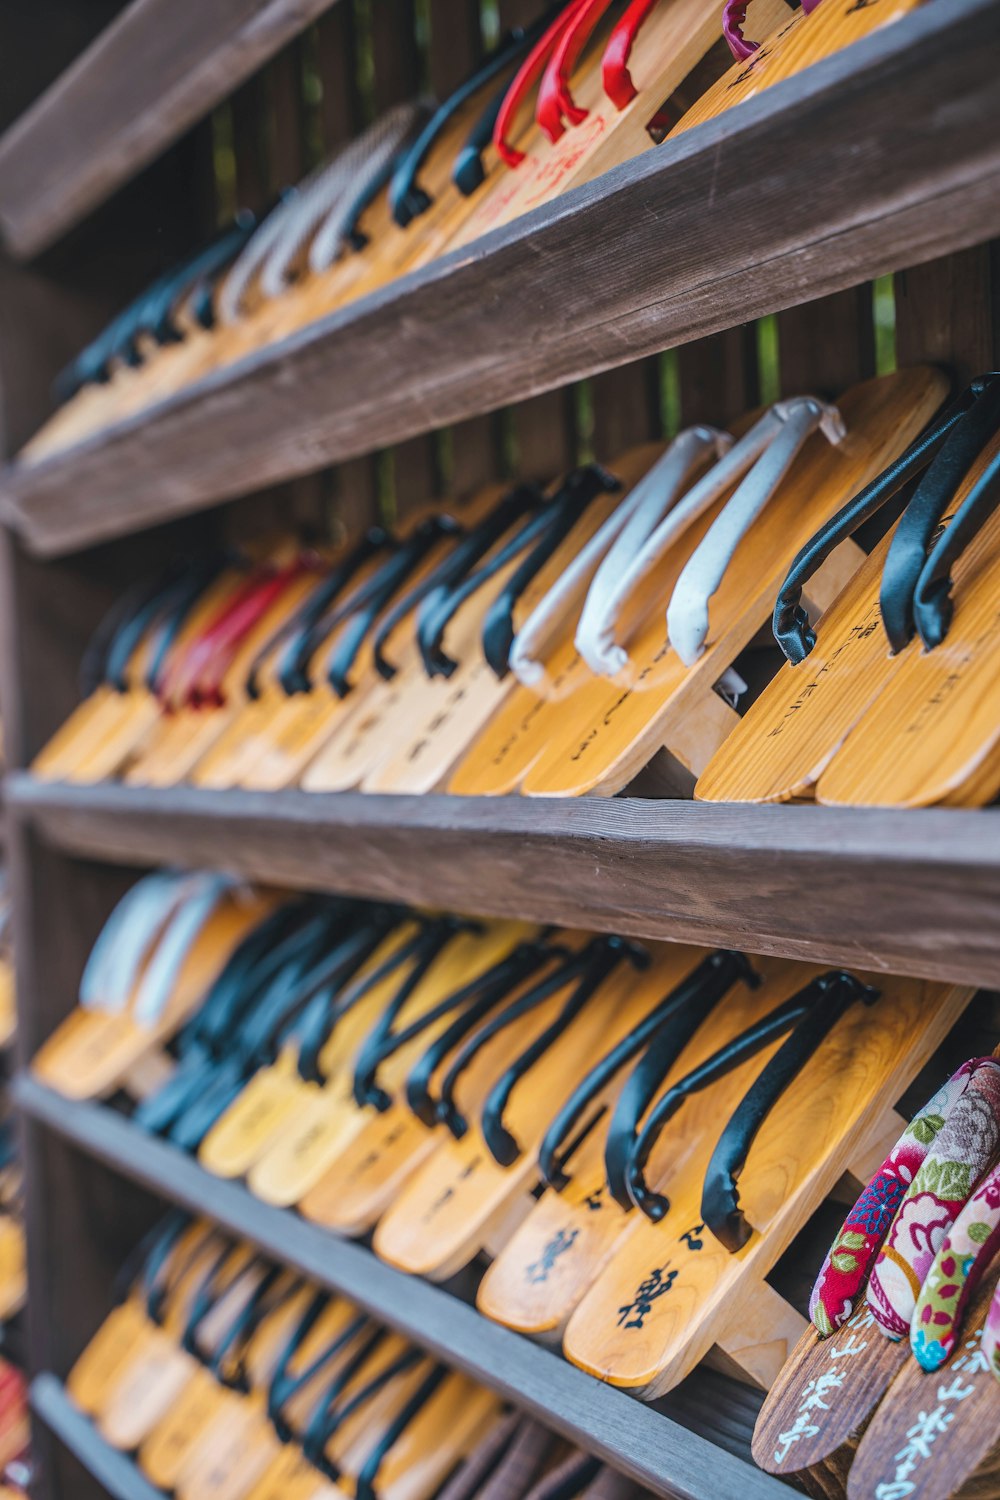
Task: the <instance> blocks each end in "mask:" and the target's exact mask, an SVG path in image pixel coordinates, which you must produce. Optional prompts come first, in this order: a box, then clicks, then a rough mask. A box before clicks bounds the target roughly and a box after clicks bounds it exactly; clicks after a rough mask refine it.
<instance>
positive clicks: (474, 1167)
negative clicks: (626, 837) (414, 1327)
mask: <svg viewBox="0 0 1000 1500" xmlns="http://www.w3.org/2000/svg"><path fill="white" fill-rule="evenodd" d="M648 978H649V976H648V974H647V973H641V974H636V972H635V971H634V970H633V969H632V967H631V965H630V964H628V965H626V966H621V967H619V968H618V969H617V970H616V971H615V972H613V973H612V974H611V975H610V976H609V977H608V978H607V979H605V980H604V982H603V984H601V985H600V987H599V989H598V991H597V993H596V994H595V995H594V996H593V997H592V999H591V1000H590V1002H589V1003H588V1004H586V1005H585V1006H584V1007H583V1009H582V1010H581V1011H579V1012H578V1013H577V1015H576V1017H575V1019H573V1020H572V1021H571V1022H570V1024H569V1025H568V1026H566V1028H565V1029H564V1030H563V1031H562V1032H561V1034H560V1035H559V1036H558V1037H557V1039H556V1040H555V1041H554V1042H553V1043H552V1044H551V1045H550V1046H549V1048H548V1049H547V1051H546V1052H545V1053H544V1054H543V1055H542V1056H541V1057H540V1058H538V1059H536V1060H535V1061H534V1062H533V1064H532V1066H531V1069H530V1072H529V1073H528V1074H527V1075H526V1077H524V1078H522V1079H520V1080H519V1082H518V1084H517V1085H516V1086H515V1087H514V1088H513V1090H512V1092H511V1094H510V1097H509V1099H508V1102H507V1105H506V1109H505V1116H504V1118H505V1126H506V1130H507V1131H508V1132H509V1133H510V1135H511V1137H512V1138H513V1140H514V1141H515V1142H516V1147H517V1150H516V1155H515V1156H514V1159H513V1160H512V1161H511V1162H509V1163H508V1164H507V1165H501V1164H500V1162H499V1161H498V1160H497V1159H496V1158H495V1157H494V1156H493V1155H492V1154H491V1152H490V1150H489V1148H488V1147H487V1144H486V1141H485V1139H484V1136H483V1129H482V1122H481V1121H477V1120H476V1119H475V1118H470V1119H468V1121H467V1128H466V1130H465V1133H464V1134H462V1136H461V1138H460V1139H457V1140H450V1141H446V1142H445V1143H444V1144H443V1145H442V1146H441V1147H440V1148H439V1149H438V1150H437V1151H436V1152H434V1154H433V1155H432V1156H430V1158H429V1160H428V1161H427V1162H426V1164H425V1165H424V1166H423V1167H421V1168H420V1169H419V1170H418V1171H417V1172H416V1173H415V1174H414V1175H413V1176H412V1177H411V1178H410V1179H409V1181H408V1183H407V1184H406V1185H405V1186H404V1188H403V1190H402V1192H401V1193H400V1195H399V1197H398V1198H397V1199H396V1200H395V1201H394V1203H393V1204H392V1206H391V1207H390V1208H389V1210H388V1212H387V1213H385V1214H384V1215H383V1217H382V1219H381V1220H380V1222H379V1224H378V1227H377V1228H376V1231H375V1237H374V1242H373V1243H374V1247H375V1250H376V1252H377V1254H379V1255H380V1256H381V1257H382V1258H383V1259H384V1260H387V1261H389V1262H390V1264H392V1265H395V1266H397V1267H398V1268H399V1269H401V1270H407V1271H410V1272H411V1273H414V1274H420V1275H425V1276H429V1277H431V1278H433V1279H435V1280H445V1279H447V1278H448V1277H449V1276H451V1275H453V1274H455V1272H456V1271H458V1270H460V1269H461V1268H462V1267H463V1266H464V1265H466V1264H467V1263H468V1261H469V1260H471V1259H472V1257H473V1256H474V1255H475V1254H476V1252H477V1251H478V1250H480V1249H482V1248H487V1249H489V1250H490V1251H491V1252H495V1250H496V1248H497V1247H498V1246H499V1245H500V1244H502V1243H504V1242H505V1241H506V1240H507V1239H508V1238H509V1236H510V1234H512V1233H513V1231H514V1229H515V1228H516V1226H517V1224H518V1223H519V1222H520V1220H521V1219H523V1217H524V1215H525V1213H526V1212H527V1211H528V1210H529V1209H530V1206H531V1202H532V1199H531V1196H530V1194H531V1191H532V1189H533V1188H534V1185H535V1182H536V1180H537V1175H538V1174H537V1153H538V1148H539V1145H540V1143H541V1138H542V1135H543V1134H544V1131H545V1128H546V1126H547V1124H548V1115H550V1114H551V1101H552V1099H553V1098H554V1097H555V1098H563V1097H565V1095H566V1094H567V1093H568V1092H570V1091H571V1090H572V1088H573V1087H575V1085H576V1083H577V1082H579V1080H580V1079H581V1078H582V1077H583V1076H584V1074H585V1073H586V1072H587V1071H588V1070H589V1068H590V1066H591V1065H592V1063H593V1061H594V1059H595V1056H599V1055H600V1054H601V1052H603V1051H604V1050H605V1049H606V1048H607V1047H608V1046H609V1045H613V1044H614V1043H615V1042H616V1041H617V1040H619V1039H620V1038H622V1037H623V1036H625V1035H627V1033H628V1032H629V1031H630V1030H631V1029H632V1027H633V1026H634V1025H635V1024H636V1023H637V1021H638V1020H639V1019H641V1018H642V1017H643V1016H644V1015H645V1014H646V1013H647V1012H648V1011H649V1010H650V1009H651V1008H652V1006H653V1005H655V1004H656V1003H657V1002H658V1001H659V999H660V998H661V997H662V986H659V985H656V986H654V987H652V988H650V986H649V984H648ZM565 998H566V991H560V992H557V994H556V996H555V998H554V999H553V1000H550V1001H547V1002H546V1004H545V1006H544V1007H543V1011H544V1020H545V1023H546V1025H548V1024H550V1023H551V1021H552V1019H553V1014H552V1009H553V1007H556V1006H561V1004H562V1003H564V1001H565ZM556 1013H558V1012H556ZM539 1019H541V1017H539ZM540 1101H544V1103H541V1107H540Z"/></svg>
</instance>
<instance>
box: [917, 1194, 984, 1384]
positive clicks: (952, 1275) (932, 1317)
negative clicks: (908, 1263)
mask: <svg viewBox="0 0 1000 1500" xmlns="http://www.w3.org/2000/svg"><path fill="white" fill-rule="evenodd" d="M998 1249H1000V1166H995V1167H994V1168H993V1169H992V1171H990V1172H989V1173H988V1174H987V1176H986V1177H985V1178H984V1179H983V1181H982V1182H981V1183H980V1185H979V1187H978V1188H977V1189H976V1191H975V1192H974V1193H973V1195H972V1197H971V1198H970V1199H969V1200H968V1202H967V1203H966V1205H965V1207H964V1208H963V1209H962V1212H961V1213H960V1214H959V1216H958V1218H957V1219H956V1220H955V1222H954V1224H953V1225H952V1226H951V1229H950V1230H949V1231H948V1233H947V1234H946V1235H945V1237H944V1240H943V1242H942V1244H941V1248H940V1250H939V1251H938V1253H937V1255H936V1256H935V1257H934V1264H933V1265H932V1266H931V1268H930V1270H929V1271H928V1273H927V1277H926V1279H925V1281H924V1284H923V1287H922V1288H921V1292H920V1296H919V1297H918V1298H917V1306H916V1309H915V1311H914V1314H913V1322H912V1323H911V1325H910V1343H911V1345H912V1347H913V1352H914V1354H915V1355H916V1356H917V1359H918V1361H919V1362H920V1364H921V1365H922V1366H923V1367H924V1369H925V1370H937V1369H939V1368H940V1366H941V1365H943V1364H944V1362H945V1360H947V1359H950V1358H951V1356H952V1354H953V1353H954V1351H955V1345H956V1344H957V1342H958V1336H959V1330H960V1328H961V1323H962V1318H963V1316H964V1314H965V1309H966V1306H967V1305H968V1301H969V1298H970V1297H971V1296H972V1294H973V1292H974V1291H975V1289H976V1287H977V1285H978V1283H979V1281H980V1279H981V1278H982V1276H983V1274H984V1272H985V1271H986V1270H987V1268H988V1267H989V1265H990V1263H991V1261H992V1260H993V1257H994V1255H995V1254H996V1252H997V1250H998Z"/></svg>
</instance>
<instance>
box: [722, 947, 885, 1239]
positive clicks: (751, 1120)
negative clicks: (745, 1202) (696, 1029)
mask: <svg viewBox="0 0 1000 1500" xmlns="http://www.w3.org/2000/svg"><path fill="white" fill-rule="evenodd" d="M813 988H814V989H815V992H816V993H815V997H814V1000H813V1003H812V1004H811V1005H810V1007H809V1009H808V1011H807V1012H806V1014H805V1015H804V1016H803V1017H802V1019H801V1020H800V1021H799V1022H798V1024H797V1025H796V1027H795V1029H794V1031H793V1032H792V1034H791V1036H790V1037H789V1038H788V1040H787V1041H785V1042H784V1043H783V1044H782V1045H781V1046H780V1047H779V1048H778V1050H777V1052H776V1053H775V1054H774V1056H773V1057H772V1058H771V1059H770V1061H769V1062H768V1063H767V1064H766V1065H765V1067H764V1068H763V1070H762V1072H761V1073H760V1075H759V1076H758V1077H757V1078H756V1079H755V1081H754V1082H753V1083H752V1084H751V1085H750V1088H749V1089H748V1090H747V1093H746V1094H745V1095H744V1097H743V1099H742V1101H741V1102H740V1104H739V1105H738V1106H737V1109H736V1111H735V1113H734V1114H733V1117H732V1119H731V1120H730V1121H729V1123H728V1125H727V1126H726V1128H725V1130H724V1131H723V1133H722V1136H721V1138H720V1140H719V1144H718V1145H717V1146H716V1148H715V1150H714V1151H713V1153H712V1158H711V1160H710V1162H709V1164H708V1169H707V1171H706V1173H705V1184H704V1188H703V1190H702V1199H701V1217H702V1220H703V1222H704V1224H705V1226H706V1228H707V1229H709V1230H711V1232H712V1234H714V1235H715V1238H716V1239H717V1240H719V1241H720V1242H721V1243H722V1244H723V1245H725V1247H726V1249H727V1250H729V1251H730V1252H731V1253H732V1254H734V1255H735V1254H736V1252H737V1251H738V1250H742V1248H743V1246H744V1245H745V1244H746V1243H747V1241H748V1240H749V1239H750V1236H751V1235H752V1233H753V1230H752V1229H751V1227H750V1225H749V1224H748V1223H747V1220H746V1217H745V1215H744V1213H743V1210H742V1209H741V1207H740V1199H739V1193H738V1192H737V1188H736V1182H737V1179H738V1177H739V1175H740V1173H741V1172H742V1170H743V1168H744V1166H745V1164H746V1159H747V1157H748V1155H749V1154H750V1148H751V1146H752V1145H753V1142H754V1138H755V1136H756V1135H757V1132H758V1131H759V1129H760V1127H761V1125H762V1124H763V1123H764V1121H765V1120H766V1118H767V1116H768V1115H769V1114H770V1112H771V1110H772V1109H773V1108H774V1106H775V1104H776V1103H777V1101H778V1100H779V1099H780V1097H781V1095H782V1094H783V1093H784V1091H785V1089H786V1088H787V1087H788V1085H789V1084H790V1083H791V1082H792V1080H793V1079H794V1078H797V1077H798V1075H799V1074H800V1073H801V1071H802V1069H803V1068H804V1067H805V1065H806V1063H807V1062H808V1061H809V1059H810V1058H811V1057H812V1055H813V1053H814V1052H815V1051H816V1049H817V1048H818V1047H819V1046H820V1045H821V1043H822V1042H823V1041H824V1040H825V1038H826V1037H827V1036H828V1035H829V1034H830V1032H831V1031H832V1030H833V1028H834V1026H836V1024H837V1022H838V1021H839V1020H840V1018H841V1016H842V1015H843V1014H844V1012H845V1011H846V1010H847V1009H848V1008H849V1007H850V1006H851V1005H853V1004H854V1002H855V1001H857V1000H862V1001H864V1003H865V1004H866V1005H871V1004H873V1002H874V1001H875V1000H876V999H877V998H878V990H874V989H871V988H870V987H869V986H868V985H864V984H861V982H860V981H859V980H857V979H855V977H854V975H853V974H847V973H843V972H831V973H829V974H824V975H823V977H822V978H821V979H818V980H817V981H816V984H815V986H814V987H813Z"/></svg>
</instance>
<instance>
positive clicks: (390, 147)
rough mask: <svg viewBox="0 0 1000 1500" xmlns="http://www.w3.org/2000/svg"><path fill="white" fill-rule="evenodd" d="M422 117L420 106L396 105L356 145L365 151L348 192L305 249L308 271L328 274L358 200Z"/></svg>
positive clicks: (386, 165)
mask: <svg viewBox="0 0 1000 1500" xmlns="http://www.w3.org/2000/svg"><path fill="white" fill-rule="evenodd" d="M425 115H426V109H425V107H424V106H422V105H420V104H397V105H396V107H395V108H394V109H390V110H389V111H388V112H387V113H386V114H384V115H383V116H382V118H381V119H380V120H376V121H375V124H374V125H373V126H372V127H371V129H370V130H368V131H366V132H365V134H364V135H363V136H362V137H361V141H359V142H358V143H357V144H358V145H360V144H361V143H362V142H364V146H365V149H364V152H363V153H362V154H361V155H360V156H359V159H358V161H357V163H356V167H355V170H354V171H353V174H352V177H351V181H350V183H349V184H348V191H347V192H345V193H344V194H342V196H341V197H340V199H339V200H338V202H336V203H335V204H333V205H332V206H331V207H330V208H329V209H328V211H327V214H326V218H325V219H324V220H323V222H322V223H321V224H320V226H319V228H318V229H317V230H316V233H315V235H314V236H313V241H312V244H311V245H310V247H309V269H310V271H313V272H315V273H318V272H321V271H328V270H329V269H330V267H331V266H332V265H333V263H334V261H335V260H336V259H337V257H338V256H339V254H340V252H341V250H342V249H343V247H344V242H345V240H346V237H347V235H348V233H349V231H350V229H351V227H352V222H351V221H352V219H353V217H354V211H355V206H356V204H357V203H358V201H359V199H362V198H363V197H364V196H365V195H366V194H367V193H368V192H369V191H370V190H371V188H372V186H373V185H374V184H375V183H377V182H378V180H379V178H380V177H383V176H385V174H386V173H387V172H388V169H389V167H390V166H391V165H392V162H393V160H394V159H395V157H396V154H397V152H398V151H399V149H400V147H401V146H402V145H403V143H404V142H405V141H406V140H407V138H408V137H409V136H410V135H411V134H412V133H413V131H414V129H415V128H416V126H417V125H418V124H419V122H420V121H421V120H422V119H423V118H424V117H425Z"/></svg>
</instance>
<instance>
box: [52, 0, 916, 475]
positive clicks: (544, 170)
mask: <svg viewBox="0 0 1000 1500" xmlns="http://www.w3.org/2000/svg"><path fill="white" fill-rule="evenodd" d="M915 3H918V0H896V3H895V4H894V5H893V6H891V7H889V8H886V7H885V6H884V5H866V6H857V5H854V4H850V3H848V0H824V4H823V5H821V6H817V5H815V4H810V5H807V6H803V7H802V10H801V11H794V12H793V11H791V10H790V9H789V7H788V6H787V5H786V4H785V3H784V0H752V4H751V6H750V19H749V22H747V23H746V25H748V26H749V27H751V28H752V29H754V30H755V32H756V33H757V35H759V36H760V37H762V39H763V40H762V41H761V42H760V43H757V42H756V41H752V40H748V39H747V36H746V34H745V32H746V26H745V25H744V22H746V12H747V5H746V3H739V0H729V3H728V4H727V5H726V7H725V12H724V15H723V17H722V25H721V26H720V22H719V16H718V13H714V14H713V12H712V11H711V9H708V10H706V8H705V7H704V6H703V5H701V4H699V3H698V0H660V3H659V4H657V3H656V0H632V3H631V4H630V5H628V6H627V7H626V8H625V10H624V11H623V12H622V13H621V14H620V15H619V16H618V17H617V18H614V17H612V15H611V7H610V5H609V0H569V3H568V4H566V5H563V6H561V7H560V6H556V7H554V8H550V9H549V10H548V11H547V12H546V13H545V14H543V16H542V17H541V18H540V19H539V20H538V21H537V22H536V23H535V24H534V25H533V26H530V27H527V28H523V29H518V30H515V31H514V32H511V33H510V34H509V35H507V36H505V37H504V38H503V39H502V40H501V42H500V43H499V44H498V46H497V48H496V49H495V51H494V52H493V53H492V54H491V55H490V56H489V57H488V58H487V59H486V60H485V62H484V63H483V64H481V65H480V66H479V67H478V68H477V69H476V71H475V72H474V73H473V75H472V76H471V77H470V78H469V79H467V80H466V81H465V82H464V83H463V84H462V85H461V86H460V88H459V89H458V90H456V92H455V93H454V94H453V95H452V96H451V97H450V98H449V99H447V100H446V101H444V102H443V103H442V104H440V105H438V106H437V107H430V106H428V105H426V104H425V103H423V102H422V101H418V102H417V103H414V104H403V105H399V106H396V107H395V108H394V109H392V110H390V111H389V112H388V113H387V114H386V115H385V116H383V117H382V118H381V119H379V120H378V121H376V122H375V124H374V125H373V126H372V127H371V128H370V129H369V130H368V131H367V132H365V134H364V135H362V136H361V137H360V138H359V139H357V140H356V141H354V142H352V143H351V144H350V145H348V146H347V147H345V148H344V149H343V150H342V151H341V152H340V153H339V154H338V155H337V156H336V157H334V158H333V159H332V160H331V161H330V162H329V163H327V164H325V165H324V166H322V167H321V168H319V169H317V171H316V172H314V173H313V174H312V175H311V176H310V177H309V178H307V179H306V181H305V182H303V183H302V184H301V185H300V186H299V187H298V188H295V189H292V190H290V191H289V192H287V193H286V194H285V195H284V196H283V197H282V199H281V201H280V202H279V203H278V204H277V205H276V206H275V207H274V208H273V209H272V210H271V212H270V213H269V214H268V215H267V217H266V218H265V219H264V220H263V222H262V223H261V224H260V225H258V226H255V225H254V224H253V222H252V220H250V219H249V217H248V216H242V217H241V219H240V220H239V221H238V222H237V223H236V224H235V225H234V226H233V228H232V229H230V230H228V231H227V232H226V233H225V234H223V235H222V236H221V237H219V238H218V239H217V240H216V241H214V242H213V243H212V244H211V245H210V246H208V247H207V248H206V249H205V250H203V251H201V252H200V253H199V254H198V255H197V256H195V257H194V258H193V259H192V260H191V261H189V262H187V263H185V265H183V266H181V267H179V268H178V269H177V270H176V271H175V272H173V273H171V274H169V275H168V276H166V277H164V278H162V279H161V280H160V281H159V282H157V283H156V284H155V285H154V287H152V288H151V289H150V290H149V291H148V292H147V293H146V294H144V295H143V297H142V298H140V299H138V301H137V302H136V303H135V304H134V305H133V306H132V307H130V308H129V309H128V310H126V312H125V313H124V314H123V315H121V317H120V318H118V319H117V320H115V323H114V324H113V325H112V326H111V327H110V328H109V329H108V330H107V331H106V332H105V333H104V334H102V336H101V337H100V338H99V339H98V340H97V341H96V342H95V343H94V344H93V345H92V346H91V347H90V348H88V349H87V350H86V351H84V353H83V355H81V356H80V358H79V359H78V360H77V361H76V362H75V363H74V365H73V366H71V367H70V369H69V370H68V371H67V372H66V374H65V376H64V378H63V380H62V382H61V389H62V392H63V393H64V394H67V395H71V396H72V397H73V399H72V401H71V403H70V405H69V406H68V407H66V408H64V410H63V412H61V413H59V414H57V416H56V417H55V418H54V419H53V420H52V421H51V422H50V423H49V424H48V425H47V427H46V428H45V429H43V431H42V432H41V433H40V434H38V436H37V437H36V438H35V439H34V440H33V441H32V442H31V443H30V444H29V445H28V447H27V448H26V449H25V451H24V454H23V458H24V460H25V461H28V462H30V461H34V460H36V459H38V458H41V457H43V456H44V455H46V454H49V453H52V452H54V451H56V450H57V449H59V448H63V447H65V446H67V445H70V444H72V443H73V442H76V441H79V440H80V439H81V438H82V437H83V436H85V435H86V434H87V433H89V432H93V431H94V430H95V429H98V428H101V427H105V426H108V425H111V424H113V423H114V422H116V421H120V420H122V419H123V418H124V417H125V416H127V415H129V414H130V413H133V412H135V411H137V410H140V409H144V408H146V407H148V406H150V405H153V404H155V403H156V402H157V401H159V400H162V399H163V398H164V397H166V396H167V395H168V394H170V392H172V391H176V390H178V389H180V388H181V387H182V386H184V385H187V384H189V383H190V382H191V381H193V380H196V379H197V378H199V376H201V375H203V374H205V373H206V372H207V371H208V370H210V369H215V368H218V367H219V366H220V365H225V364H228V363H231V362H232V361H234V360H235V359H238V358H240V357H241V356H242V355H244V354H246V353H247V352H249V351H250V350H252V349H254V348H257V347H260V346H261V345H262V344H266V343H270V342H274V341H276V340H278V339H280V338H282V337H284V336H287V335H288V334H289V333H291V332H292V331H294V330H295V329H297V328H301V327H303V326H305V325H306V324H308V323H310V322H313V321H315V320H316V319H317V318H319V317H321V316H322V315H323V314H324V313H326V312H328V311H330V310H332V309H333V308H335V307H338V306H342V305H344V304H345V303H346V302H348V301H350V300H352V299H354V298H356V297H358V296H360V295H363V294H364V293H365V292H368V291H371V290H374V288H376V287H378V286H381V285H384V284H385V283H386V282H387V281H389V280H392V279H393V278H395V277H398V276H400V275H402V274H404V273H405V272H407V271H410V270H414V269H416V268H417V267H418V266H421V265H424V264H426V263H427V262H428V261H429V260H431V259H434V258H436V257H437V256H439V255H441V254H443V253H445V252H446V251H448V250H451V249H458V248H460V247H463V246H465V245H468V244H469V243H470V242H472V241H473V240H476V239H478V238H480V237H481V236H482V235H483V234H484V233H487V232H488V231H490V230H491V229H494V228H497V227H499V226H500V225H502V224H505V223H508V222H509V221H510V220H512V219H514V218H516V217H517V216H519V215H521V214H523V213H525V212H527V211H530V210H531V209H533V208H535V207H537V206H539V205H540V204H542V203H545V202H548V201H549V200H551V199H552V198H553V197H555V196H556V195H558V194H561V193H564V192H566V191H568V190H569V189H571V188H573V187H578V186H581V185H582V184H583V183H585V182H589V181H591V180H592V179H593V178H595V177H597V176H599V175H600V174H602V173H603V172H606V171H607V170H608V169H609V168H610V167H612V166H615V165H617V164H618V163H620V162H623V161H626V160H628V159H630V158H631V157H634V156H635V155H637V154H639V153H640V152H642V151H643V150H645V149H648V147H649V146H650V144H651V141H659V140H662V139H663V137H664V135H666V134H668V133H676V132H677V131H681V130H685V129H688V128H690V127H691V126H693V125H696V124H699V123H701V122H703V121H704V120H706V119H710V118H713V117H715V116H717V115H718V114H720V113H722V112H723V111H725V110H728V109H730V108H732V107H733V106H735V105H736V104H738V103H739V102H740V101H741V100H743V99H745V98H748V97H751V96H752V95H753V94H755V93H757V92H759V91H760V90H761V89H762V88H765V87H768V86H770V85H771V84H772V83H776V82H778V81H780V80H781V79H782V78H785V77H789V76H792V75H793V74H795V73H797V72H799V71H801V70H802V69H803V68H805V67H808V66H809V65H810V64H811V63H813V62H815V61H817V60H819V59H820V58H822V57H825V56H827V55H829V54H830V53H832V52H834V51H836V50H839V49H840V48H841V47H843V46H845V45H848V44H849V43H850V42H852V41H854V40H856V39H858V38H859V37H861V36H863V35H865V34H867V33H868V32H870V31H871V30H873V29H875V28H877V27H879V26H881V25H883V24H885V23H886V22H888V21H891V20H893V19H895V18H897V17H898V16H899V15H900V14H903V13H905V11H907V10H909V9H912V8H913V5H914V4H915ZM722 37H725V41H723V40H722ZM727 43H728V50H727V46H726V44H727ZM729 58H735V61H734V62H733V63H732V66H731V67H730V68H729V69H728V71H727V70H726V66H725V63H726V60H727V59H729ZM720 75H721V76H720ZM706 79H708V80H710V81H709V86H708V88H707V90H706V89H705V81H706ZM692 84H693V85H694V87H695V88H697V89H699V90H700V91H701V97H699V98H698V99H697V101H696V102H695V103H694V104H691V105H690V107H688V100H687V99H686V98H685V88H686V87H690V86H691V85H692Z"/></svg>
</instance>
